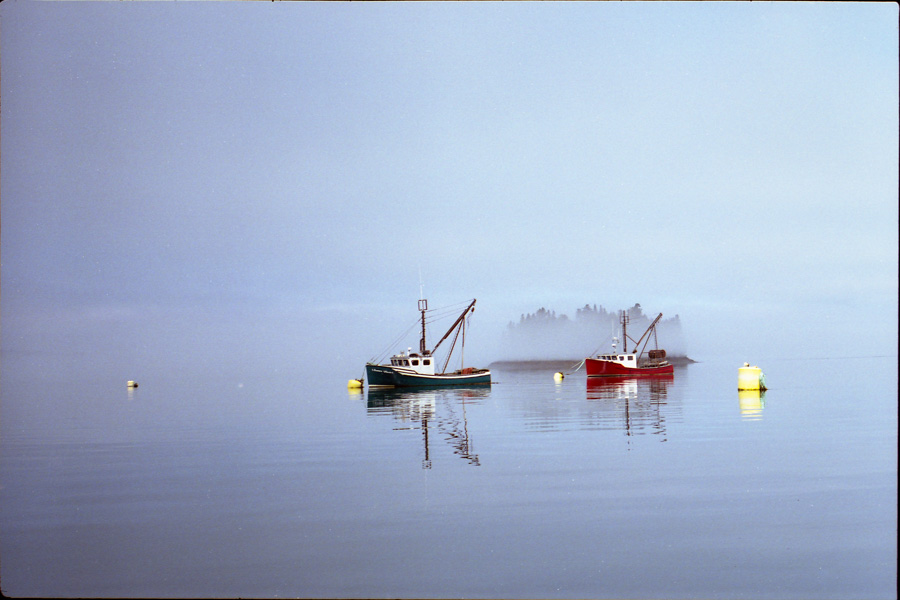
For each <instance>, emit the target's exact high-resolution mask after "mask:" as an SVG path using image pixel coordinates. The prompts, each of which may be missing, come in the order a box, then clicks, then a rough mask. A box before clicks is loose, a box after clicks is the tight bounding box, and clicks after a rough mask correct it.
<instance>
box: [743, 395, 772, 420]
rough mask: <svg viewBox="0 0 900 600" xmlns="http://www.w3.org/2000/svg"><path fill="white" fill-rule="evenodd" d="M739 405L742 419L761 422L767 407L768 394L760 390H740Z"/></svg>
mask: <svg viewBox="0 0 900 600" xmlns="http://www.w3.org/2000/svg"><path fill="white" fill-rule="evenodd" d="M738 403H739V404H740V406H741V417H743V418H744V419H747V420H750V421H756V420H759V419H761V418H762V411H763V409H764V408H765V407H766V393H765V392H761V391H759V390H738Z"/></svg>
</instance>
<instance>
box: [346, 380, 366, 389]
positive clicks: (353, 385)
mask: <svg viewBox="0 0 900 600" xmlns="http://www.w3.org/2000/svg"><path fill="white" fill-rule="evenodd" d="M362 386H363V382H362V379H351V380H350V381H348V382H347V389H349V390H358V389H360V388H361V387H362Z"/></svg>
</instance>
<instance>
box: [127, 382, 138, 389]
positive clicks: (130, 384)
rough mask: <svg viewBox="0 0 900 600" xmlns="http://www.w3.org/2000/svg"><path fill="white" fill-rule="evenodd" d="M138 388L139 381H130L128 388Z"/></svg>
mask: <svg viewBox="0 0 900 600" xmlns="http://www.w3.org/2000/svg"><path fill="white" fill-rule="evenodd" d="M137 386H138V384H137V381H129V382H128V387H130V388H136V387H137Z"/></svg>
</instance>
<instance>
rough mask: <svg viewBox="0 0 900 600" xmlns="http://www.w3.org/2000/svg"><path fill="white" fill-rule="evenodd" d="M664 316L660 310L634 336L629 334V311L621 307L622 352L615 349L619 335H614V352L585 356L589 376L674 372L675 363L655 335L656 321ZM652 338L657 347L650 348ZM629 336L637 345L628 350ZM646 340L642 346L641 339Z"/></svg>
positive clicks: (639, 375) (626, 375)
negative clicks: (643, 328) (639, 333)
mask: <svg viewBox="0 0 900 600" xmlns="http://www.w3.org/2000/svg"><path fill="white" fill-rule="evenodd" d="M661 318H662V313H659V316H657V317H656V318H655V319H653V322H652V323H650V327H648V328H647V331H645V332H644V335H642V336H641V337H640V338H638V339H637V340H635V339H634V338H631V337H629V336H628V322H629V319H628V313H627V312H625V311H622V321H621V323H622V342H623V348H622V352H617V351H616V345H617V344H618V339H617V338H613V343H612V352H611V353H609V354H598V355H597V356H590V357H588V358H585V359H584V366H585V370H586V371H587V376H588V377H622V376H625V377H641V376H645V375H662V374H666V373H673V372H674V371H675V367H674V366H673V365H672V364H670V363H669V361H667V360H666V351H665V350H663V349H661V348H659V346H658V344H657V339H656V325H657V323H659V320H660V319H661ZM651 337H652V338H653V345H654V348H653V349H652V350H647V349H646V348H647V344H648V343H649V342H650V338H651ZM628 340H631V341H632V342H634V349H633V350H632V351H631V352H629V351H628ZM642 342H643V346H642V345H641V343H642Z"/></svg>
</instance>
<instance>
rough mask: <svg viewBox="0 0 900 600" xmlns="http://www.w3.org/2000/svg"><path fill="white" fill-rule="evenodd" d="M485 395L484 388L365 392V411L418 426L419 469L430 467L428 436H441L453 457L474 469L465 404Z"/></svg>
mask: <svg viewBox="0 0 900 600" xmlns="http://www.w3.org/2000/svg"><path fill="white" fill-rule="evenodd" d="M488 392H489V390H488V389H485V388H447V389H422V390H410V389H403V390H398V389H384V390H381V389H376V390H368V391H367V393H366V409H367V411H368V413H369V414H370V415H391V416H393V417H394V418H395V419H396V420H398V421H400V422H403V423H411V424H418V426H419V427H420V428H421V430H422V445H423V449H424V458H423V459H422V468H423V469H430V468H431V466H432V462H431V447H430V438H429V435H430V433H437V434H438V435H439V436H442V437H443V438H444V441H446V442H447V444H448V445H449V446H450V447H451V449H452V450H453V453H454V454H455V455H457V456H459V457H460V458H462V459H463V460H465V461H466V462H468V463H469V464H470V465H473V466H476V467H477V466H480V465H481V462H480V459H479V458H478V454H476V453H475V452H474V451H473V449H472V441H471V438H470V437H469V429H468V420H467V417H466V404H467V403H468V404H477V403H480V402H481V401H482V400H483V399H484V398H485V397H486V396H487V395H488ZM410 428H411V427H401V428H398V429H410Z"/></svg>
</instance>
